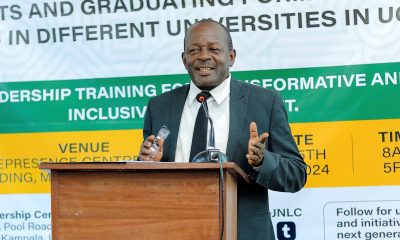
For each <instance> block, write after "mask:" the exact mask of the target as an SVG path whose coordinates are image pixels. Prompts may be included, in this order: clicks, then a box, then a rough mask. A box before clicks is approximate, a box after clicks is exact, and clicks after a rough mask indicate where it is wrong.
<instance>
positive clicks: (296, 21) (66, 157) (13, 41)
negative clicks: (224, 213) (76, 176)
mask: <svg viewBox="0 0 400 240" xmlns="http://www.w3.org/2000/svg"><path fill="white" fill-rule="evenodd" d="M202 18H212V19H214V20H217V21H220V22H221V23H222V24H224V25H225V26H227V28H228V29H229V31H230V32H231V34H232V38H233V44H234V47H235V49H236V50H237V59H236V62H235V65H234V67H233V69H232V70H233V76H234V77H235V78H236V79H239V80H241V81H246V82H249V83H251V84H256V85H259V86H262V87H264V88H268V89H275V90H277V91H279V92H280V93H281V95H282V96H283V98H284V101H285V104H286V108H287V111H288V113H289V121H290V123H291V127H292V131H293V135H294V138H295V140H296V142H297V144H298V147H299V149H300V152H301V154H302V155H303V157H304V159H305V161H306V163H307V165H308V167H307V174H308V182H307V185H306V188H305V189H303V190H302V191H301V192H299V193H296V194H288V193H276V192H272V193H271V199H270V202H271V215H272V217H273V221H274V227H275V231H276V236H277V239H279V240H286V239H288V240H292V239H326V240H328V239H329V240H331V239H349V238H355V239H366V240H370V239H400V230H399V229H400V207H399V206H400V195H399V194H398V192H399V191H400V187H399V186H398V185H399V182H400V145H399V142H400V128H399V126H400V111H399V109H400V95H399V94H398V93H399V85H400V80H399V77H400V70H399V69H400V45H399V44H398V36H400V28H399V21H400V3H399V2H398V1H395V0H392V1H390V0H388V1H373V0H364V1H361V0H354V1H344V0H339V1H329V0H309V1H300V0H298V1H295V0H293V1H289V0H287V1H279V0H276V1H274V0H254V1H253V0H252V1H246V0H215V1H214V0H179V1H178V0H65V1H64V0H55V1H40V0H12V1H11V0H2V1H1V3H0V116H1V117H0V238H1V239H7V240H11V239H34V240H41V239H51V224H50V219H51V211H50V195H49V191H50V184H49V182H50V175H49V174H48V173H47V172H44V171H40V170H38V165H39V163H40V162H49V161H51V162H93V161H95V162H104V161H121V160H131V159H134V158H135V157H136V156H137V154H138V150H139V146H140V143H141V141H142V135H141V128H142V126H143V117H144V113H145V111H146V104H147V101H148V100H149V98H151V97H154V96H156V95H159V94H161V93H163V92H167V91H170V90H171V89H174V88H176V87H179V86H181V85H183V84H187V83H188V82H189V78H188V76H187V74H186V71H185V69H184V67H183V64H182V62H181V57H180V54H181V52H182V50H183V36H184V32H185V30H186V29H187V28H188V27H189V26H190V25H191V24H193V23H194V22H196V21H197V20H199V19H202Z"/></svg>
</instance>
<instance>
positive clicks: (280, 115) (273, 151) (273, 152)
mask: <svg viewBox="0 0 400 240" xmlns="http://www.w3.org/2000/svg"><path fill="white" fill-rule="evenodd" d="M306 180H307V175H306V164H305V162H304V160H303V158H302V156H301V155H300V153H299V151H298V148H297V145H296V143H295V141H294V139H293V136H292V133H291V130H290V126H289V123H288V116H287V112H286V110H285V107H284V104H283V101H282V98H281V97H280V96H279V94H275V97H274V100H273V107H272V112H271V118H270V131H269V137H268V139H267V142H266V150H265V153H264V160H263V163H262V165H261V168H260V169H259V171H258V173H256V174H255V181H256V183H258V184H260V185H261V186H263V187H265V188H268V189H271V190H274V191H280V192H296V191H299V190H300V189H301V188H303V186H304V185H305V183H306Z"/></svg>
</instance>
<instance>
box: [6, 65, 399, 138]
mask: <svg viewBox="0 0 400 240" xmlns="http://www.w3.org/2000/svg"><path fill="white" fill-rule="evenodd" d="M399 69H400V63H385V64H368V65H355V66H339V67H320V68H301V69H282V70H262V71H243V72H234V73H233V77H234V78H236V79H239V80H242V81H246V82H250V83H252V84H257V85H260V86H262V87H265V88H268V89H276V90H279V91H280V93H281V95H282V97H283V99H284V100H285V104H286V107H287V110H288V112H289V120H290V122H298V123H299V122H324V121H349V120H375V119H393V118H399V117H400V111H399V110H398V109H400V95H399V94H398V92H399V89H398V86H399V85H400V83H399V79H398V78H399ZM188 81H189V78H188V76H187V75H186V74H180V75H161V76H144V77H120V78H102V79H82V80H62V81H34V82H10V83H0V115H1V118H0V133H18V132H52V131H80V130H112V129H141V128H142V126H143V115H144V112H145V110H146V104H147V102H148V100H149V98H150V97H153V96H156V95H159V94H161V93H162V92H165V91H168V90H170V89H172V88H174V87H178V86H180V85H182V84H185V83H187V82H188Z"/></svg>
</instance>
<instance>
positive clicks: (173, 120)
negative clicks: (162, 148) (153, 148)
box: [166, 85, 189, 161]
mask: <svg viewBox="0 0 400 240" xmlns="http://www.w3.org/2000/svg"><path fill="white" fill-rule="evenodd" d="M188 92H189V85H185V86H183V87H182V88H181V89H179V90H177V92H176V94H175V95H173V96H174V98H172V99H171V104H170V111H169V119H168V122H169V126H167V127H168V128H169V129H170V130H171V133H170V136H169V137H170V146H169V148H168V152H167V153H166V154H167V156H169V158H168V160H169V161H175V152H176V144H177V141H178V133H179V125H180V123H181V117H182V112H183V107H184V106H185V101H186V97H187V94H188Z"/></svg>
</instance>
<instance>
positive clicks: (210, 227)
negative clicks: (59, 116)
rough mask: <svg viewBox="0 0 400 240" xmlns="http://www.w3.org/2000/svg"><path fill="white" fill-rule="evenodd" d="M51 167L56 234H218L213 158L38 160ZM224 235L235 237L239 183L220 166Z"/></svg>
mask: <svg viewBox="0 0 400 240" xmlns="http://www.w3.org/2000/svg"><path fill="white" fill-rule="evenodd" d="M40 169H49V170H51V211H52V239H53V240H83V239H84V240H90V239H96V240H103V239H104V240H106V239H107V240H112V239H124V240H130V239H139V240H146V239H152V240H159V239H160V240H163V239H166V240H169V239H171V240H172V239H173V240H184V239H206V240H210V239H219V236H220V231H221V229H220V226H221V219H222V218H221V197H220V185H219V180H220V179H219V164H216V163H156V162H117V163H42V164H41V165H40ZM223 172H224V180H225V181H224V186H225V232H224V236H225V239H229V240H231V239H232V240H235V239H236V232H237V230H236V215H237V214H236V208H237V205H236V204H237V202H236V201H237V198H236V194H237V181H248V178H247V176H246V175H245V174H244V172H243V170H242V169H240V168H239V167H238V166H237V165H235V164H234V163H232V162H229V163H224V164H223Z"/></svg>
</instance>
